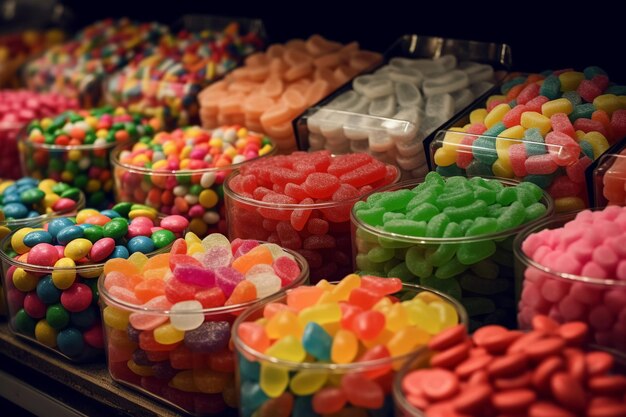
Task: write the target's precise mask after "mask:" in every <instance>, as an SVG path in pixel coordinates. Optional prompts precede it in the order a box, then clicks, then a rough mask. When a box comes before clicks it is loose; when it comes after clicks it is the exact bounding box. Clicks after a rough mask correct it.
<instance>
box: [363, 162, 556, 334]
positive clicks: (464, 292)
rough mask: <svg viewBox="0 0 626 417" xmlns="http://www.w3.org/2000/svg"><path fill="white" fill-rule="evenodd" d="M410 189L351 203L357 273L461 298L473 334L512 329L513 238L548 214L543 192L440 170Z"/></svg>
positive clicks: (513, 319) (528, 184)
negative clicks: (486, 328)
mask: <svg viewBox="0 0 626 417" xmlns="http://www.w3.org/2000/svg"><path fill="white" fill-rule="evenodd" d="M405 184H406V186H404V187H402V188H400V189H398V190H395V191H388V192H380V193H374V194H372V195H370V196H369V197H368V198H367V201H361V202H357V203H356V204H355V205H354V209H353V213H354V218H355V219H356V221H355V226H356V227H355V234H354V245H355V246H356V266H357V269H358V270H360V271H363V273H367V274H371V275H377V276H388V277H400V278H401V279H402V280H403V281H405V282H416V283H419V284H420V285H423V286H426V287H430V288H434V289H436V290H439V291H441V292H444V293H446V294H448V295H450V296H452V297H454V298H456V299H458V300H459V301H461V304H463V306H464V307H465V308H466V309H467V312H468V314H469V316H470V327H471V328H475V327H478V326H479V325H481V324H483V323H500V324H502V325H505V326H507V327H514V326H515V312H516V310H515V301H514V300H515V296H514V274H513V253H512V250H513V248H512V240H513V237H514V236H515V234H516V233H517V232H518V231H519V229H520V227H521V226H522V225H524V224H526V223H530V222H533V221H535V220H536V219H539V218H542V217H544V216H546V215H547V214H549V212H550V208H549V207H548V206H547V204H548V203H547V200H546V198H545V194H544V193H543V192H542V190H541V189H540V188H539V187H537V186H536V185H534V184H532V183H520V184H511V185H510V186H505V185H504V184H503V183H502V182H500V181H498V180H489V179H483V178H480V177H474V178H472V179H467V178H464V177H449V178H444V177H441V176H440V175H439V174H437V173H436V172H431V173H429V174H428V175H427V176H426V178H425V180H424V182H421V183H417V182H413V183H405ZM415 185H417V186H415ZM420 239H423V240H421V241H420Z"/></svg>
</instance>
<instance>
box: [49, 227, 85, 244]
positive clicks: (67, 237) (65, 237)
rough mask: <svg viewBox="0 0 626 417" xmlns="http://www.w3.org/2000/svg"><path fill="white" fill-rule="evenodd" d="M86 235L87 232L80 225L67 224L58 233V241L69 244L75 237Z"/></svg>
mask: <svg viewBox="0 0 626 417" xmlns="http://www.w3.org/2000/svg"><path fill="white" fill-rule="evenodd" d="M83 236H85V232H84V231H83V229H82V228H81V227H80V226H74V225H72V226H67V227H64V228H63V229H61V230H59V232H58V233H57V235H56V239H57V242H59V244H61V245H67V244H68V243H69V242H71V241H72V240H75V239H80V238H81V237H83Z"/></svg>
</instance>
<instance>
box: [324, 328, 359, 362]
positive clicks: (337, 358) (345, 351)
mask: <svg viewBox="0 0 626 417" xmlns="http://www.w3.org/2000/svg"><path fill="white" fill-rule="evenodd" d="M358 352H359V341H358V339H357V337H356V335H355V334H354V333H352V332H351V331H350V330H345V329H341V330H339V331H338V332H337V334H336V335H335V338H334V339H333V344H332V347H331V349H330V358H331V360H332V361H333V362H334V363H350V362H352V361H353V360H354V358H356V355H357V353H358Z"/></svg>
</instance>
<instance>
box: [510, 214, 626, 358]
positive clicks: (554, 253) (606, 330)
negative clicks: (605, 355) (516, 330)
mask: <svg viewBox="0 0 626 417" xmlns="http://www.w3.org/2000/svg"><path fill="white" fill-rule="evenodd" d="M625 222H626V208H624V207H617V206H609V207H607V208H605V209H603V210H601V211H589V210H585V211H582V212H580V213H578V214H577V215H576V217H574V218H573V219H572V220H570V221H568V222H567V223H565V225H563V227H558V228H553V229H544V230H541V231H539V232H537V233H532V234H529V235H528V236H526V237H525V239H524V240H523V242H522V246H521V251H522V252H523V255H525V257H527V259H530V260H532V261H533V262H534V263H535V264H536V265H538V267H536V266H533V265H535V264H529V263H528V261H524V264H525V265H527V267H526V268H525V270H524V285H523V289H522V296H521V300H520V303H519V315H518V321H519V324H520V326H521V327H523V328H525V327H528V326H529V325H530V323H531V321H532V317H533V316H535V315H537V314H546V315H548V316H550V317H551V318H552V319H554V320H556V321H558V322H559V323H566V322H570V321H573V320H578V321H583V322H585V323H587V324H588V325H589V336H590V340H591V341H592V342H593V343H595V344H598V345H601V346H607V347H612V348H616V349H618V350H621V351H624V350H626V251H625V249H624V248H625V247H626V246H625V245H624V242H625V241H626V223H625ZM561 225H562V223H560V224H559V226H561ZM523 259H524V257H522V260H523ZM561 274H567V276H565V277H563V276H562V275H561ZM568 277H569V278H568ZM584 280H590V281H588V282H585V281H584Z"/></svg>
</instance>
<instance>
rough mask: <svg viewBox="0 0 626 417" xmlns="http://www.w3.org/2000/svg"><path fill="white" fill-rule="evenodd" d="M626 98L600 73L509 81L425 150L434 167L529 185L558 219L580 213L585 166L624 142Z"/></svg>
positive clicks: (511, 78) (584, 203)
mask: <svg viewBox="0 0 626 417" xmlns="http://www.w3.org/2000/svg"><path fill="white" fill-rule="evenodd" d="M625 92H626V90H624V87H622V86H619V85H614V84H609V79H608V76H607V75H606V74H605V73H604V71H603V70H602V69H600V68H598V67H587V68H585V70H584V71H583V72H577V71H573V70H563V71H555V72H546V73H542V74H522V75H520V74H512V75H511V76H509V77H508V78H507V79H506V80H505V81H504V82H503V83H502V85H501V86H500V93H501V94H498V95H492V96H491V97H489V98H487V99H486V100H483V101H482V102H481V103H479V104H477V105H474V106H472V107H471V108H469V109H467V110H466V111H465V112H464V113H463V114H461V115H459V116H458V117H457V118H455V119H454V120H452V121H451V122H450V123H449V124H448V125H447V126H445V128H444V129H442V131H440V132H439V133H438V134H437V135H436V137H434V139H433V141H432V142H431V143H428V144H426V145H427V146H428V147H429V148H430V162H431V165H432V168H433V169H435V170H436V171H437V172H439V173H441V174H442V175H447V176H452V175H468V176H469V175H490V176H497V177H501V178H512V179H517V180H521V181H529V182H533V183H535V184H537V185H539V186H540V187H542V188H543V189H545V190H547V191H548V193H549V194H550V195H551V196H552V197H553V198H554V200H555V209H556V211H557V212H566V211H575V210H580V209H583V208H585V207H588V206H589V205H590V201H589V198H588V188H587V184H586V176H588V175H590V173H589V172H588V171H589V166H590V165H591V164H592V162H593V161H594V160H596V159H598V158H600V157H601V156H602V155H603V154H604V153H605V152H606V151H607V150H608V149H609V147H610V146H611V145H614V144H616V143H618V142H619V141H620V140H622V139H623V138H624V137H626V107H624V97H625V96H624V93H625Z"/></svg>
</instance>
